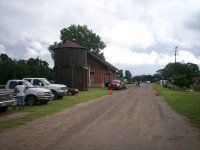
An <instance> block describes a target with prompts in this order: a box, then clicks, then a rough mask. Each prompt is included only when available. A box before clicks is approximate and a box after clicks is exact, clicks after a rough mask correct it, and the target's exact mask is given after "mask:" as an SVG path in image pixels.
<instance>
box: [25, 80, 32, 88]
mask: <svg viewBox="0 0 200 150" xmlns="http://www.w3.org/2000/svg"><path fill="white" fill-rule="evenodd" d="M23 84H24V85H26V87H27V88H33V87H34V86H33V85H32V84H31V83H30V82H28V81H26V80H23Z"/></svg>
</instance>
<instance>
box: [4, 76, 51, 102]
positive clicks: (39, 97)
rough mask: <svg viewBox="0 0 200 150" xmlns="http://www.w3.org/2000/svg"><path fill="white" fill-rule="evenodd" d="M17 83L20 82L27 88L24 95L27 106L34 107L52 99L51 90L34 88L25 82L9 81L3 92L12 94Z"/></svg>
mask: <svg viewBox="0 0 200 150" xmlns="http://www.w3.org/2000/svg"><path fill="white" fill-rule="evenodd" d="M19 81H22V82H23V84H24V85H25V86H26V87H27V90H26V95H25V103H26V104H27V105H35V104H36V103H38V102H40V103H44V104H46V103H47V102H48V101H49V100H51V99H52V98H53V94H52V92H51V90H48V89H44V88H37V87H34V86H33V85H32V84H31V83H30V82H28V81H26V80H9V81H8V82H7V84H6V86H5V91H6V92H7V93H9V94H12V93H13V91H14V88H15V87H16V86H17V84H18V82H19Z"/></svg>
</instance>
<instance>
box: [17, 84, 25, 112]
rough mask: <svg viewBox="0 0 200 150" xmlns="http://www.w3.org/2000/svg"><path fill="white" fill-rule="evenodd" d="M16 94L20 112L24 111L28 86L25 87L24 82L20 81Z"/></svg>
mask: <svg viewBox="0 0 200 150" xmlns="http://www.w3.org/2000/svg"><path fill="white" fill-rule="evenodd" d="M14 92H16V93H17V105H18V106H19V110H23V109H24V98H25V93H26V86H25V85H23V82H21V81H19V82H18V84H17V86H16V87H15V89H14Z"/></svg>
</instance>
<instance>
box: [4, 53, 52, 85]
mask: <svg viewBox="0 0 200 150" xmlns="http://www.w3.org/2000/svg"><path fill="white" fill-rule="evenodd" d="M0 60H1V61H0V77H1V78H0V84H6V82H7V81H8V80H9V79H22V78H25V77H45V78H48V79H53V69H51V68H49V64H48V63H47V62H46V61H43V60H40V59H39V58H36V59H34V58H30V59H28V60H18V61H17V60H14V59H13V60H12V59H11V58H9V57H8V56H7V55H6V54H1V55H0Z"/></svg>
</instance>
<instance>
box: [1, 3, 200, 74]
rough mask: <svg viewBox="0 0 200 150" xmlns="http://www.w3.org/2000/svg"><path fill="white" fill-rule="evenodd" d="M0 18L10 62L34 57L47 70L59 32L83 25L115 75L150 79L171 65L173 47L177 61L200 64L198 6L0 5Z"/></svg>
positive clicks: (111, 4) (123, 4)
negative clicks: (97, 38) (97, 39)
mask: <svg viewBox="0 0 200 150" xmlns="http://www.w3.org/2000/svg"><path fill="white" fill-rule="evenodd" d="M0 14H1V15H0V20H1V23H0V42H1V44H0V52H5V53H7V54H9V56H10V57H13V56H14V58H20V59H23V58H24V59H28V58H30V57H38V56H39V57H40V58H41V59H44V60H46V61H48V62H49V63H50V65H51V66H52V67H53V61H52V59H51V55H50V53H49V51H48V50H47V47H48V46H49V45H50V44H52V43H53V42H54V41H59V36H60V30H61V29H62V28H64V27H68V26H69V25H71V24H80V25H84V24H85V25H87V26H88V28H89V29H91V30H93V32H95V33H97V34H98V35H100V36H101V38H102V39H103V41H105V42H106V43H107V48H106V49H105V50H104V51H103V52H104V53H105V57H106V58H107V61H109V62H111V63H113V65H116V67H118V68H119V69H121V68H120V67H122V68H123V69H127V68H128V69H130V70H132V72H134V73H135V74H137V72H135V70H136V69H138V73H142V72H144V73H146V74H148V73H153V70H156V69H160V68H161V67H163V66H164V65H165V64H167V63H168V62H173V61H174V55H173V51H174V50H173V49H172V50H171V49H170V48H172V47H175V46H178V47H179V50H178V55H177V61H181V62H182V61H184V62H192V63H196V64H200V63H199V60H200V50H199V49H200V42H199V38H200V34H199V33H200V23H199V22H198V20H199V19H200V2H199V0H159V1H158V0H126V1H121V0H110V1H107V0H101V1H99V0H82V1H80V0H59V1H56V0H48V1H39V0H34V1H27V0H10V1H5V0H4V1H1V0H0ZM183 49H186V50H183ZM170 53H171V54H170Z"/></svg>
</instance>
